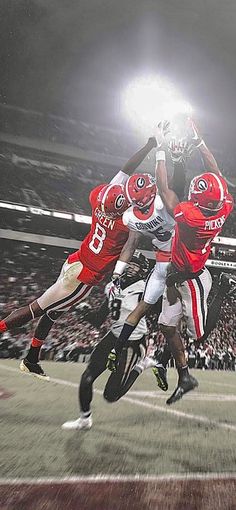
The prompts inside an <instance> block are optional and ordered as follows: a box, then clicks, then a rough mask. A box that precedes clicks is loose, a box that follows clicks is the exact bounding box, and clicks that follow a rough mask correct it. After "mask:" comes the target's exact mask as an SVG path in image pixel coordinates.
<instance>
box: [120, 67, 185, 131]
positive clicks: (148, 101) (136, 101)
mask: <svg viewBox="0 0 236 510" xmlns="http://www.w3.org/2000/svg"><path fill="white" fill-rule="evenodd" d="M123 105H124V113H125V114H126V116H127V115H128V117H129V119H130V120H131V121H132V123H133V124H135V125H136V127H138V128H141V129H142V130H145V131H147V130H148V131H149V132H150V130H153V129H154V127H155V126H156V125H157V124H158V122H159V121H160V120H162V119H168V120H173V118H174V117H176V116H177V115H179V114H182V115H187V116H188V115H191V113H192V107H191V105H190V104H189V103H188V102H187V101H186V100H185V99H184V98H183V97H182V96H181V94H180V93H179V92H178V91H177V90H176V89H175V87H174V86H173V85H172V84H171V83H169V82H167V81H166V80H163V79H162V78H161V77H158V76H149V77H143V78H137V79H136V80H134V81H133V82H132V83H130V85H129V86H128V87H127V88H126V90H125V91H124V95H123Z"/></svg>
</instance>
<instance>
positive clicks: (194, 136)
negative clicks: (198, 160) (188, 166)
mask: <svg viewBox="0 0 236 510" xmlns="http://www.w3.org/2000/svg"><path fill="white" fill-rule="evenodd" d="M189 134H190V137H191V141H192V143H193V145H195V147H196V148H197V149H198V150H199V151H200V153H201V156H202V159H203V161H204V165H205V169H206V170H207V171H209V172H212V173H214V174H217V175H221V172H220V169H219V167H218V164H217V162H216V160H215V158H214V156H213V154H212V152H211V151H210V149H209V148H208V147H207V145H206V143H205V142H204V140H203V138H202V136H201V135H200V133H199V131H198V129H197V127H196V125H195V123H194V121H193V120H192V119H190V120H189Z"/></svg>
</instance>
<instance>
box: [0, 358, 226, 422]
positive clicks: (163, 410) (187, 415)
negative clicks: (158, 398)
mask: <svg viewBox="0 0 236 510" xmlns="http://www.w3.org/2000/svg"><path fill="white" fill-rule="evenodd" d="M0 368H2V369H3V370H8V371H10V372H16V373H17V374H19V375H22V373H21V374H20V371H19V369H17V368H13V367H6V366H4V365H3V364H2V363H0ZM24 375H25V376H26V377H27V376H30V377H34V376H33V375H32V374H24ZM50 381H51V382H54V383H56V384H61V385H63V386H69V387H72V388H78V384H77V383H73V382H70V381H66V380H64V379H56V378H51V379H50ZM45 382H46V381H45ZM47 384H48V382H47ZM94 391H95V393H97V394H98V395H102V394H103V391H101V390H97V389H95V390H94ZM122 402H129V403H130V404H134V405H137V406H139V407H145V408H146V409H151V410H152V411H157V412H158V413H165V414H170V415H172V416H176V417H177V418H183V419H186V420H191V421H196V422H198V423H204V424H205V425H209V426H211V427H212V426H214V427H218V428H221V429H225V430H232V431H234V432H236V424H230V423H225V422H219V421H216V420H210V419H209V418H207V417H206V416H201V415H197V414H190V413H185V412H183V411H176V410H174V409H169V408H168V407H163V406H158V405H155V404H151V403H149V402H143V401H141V400H138V399H136V398H131V397H127V396H124V397H122Z"/></svg>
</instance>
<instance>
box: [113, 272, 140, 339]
mask: <svg viewBox="0 0 236 510" xmlns="http://www.w3.org/2000/svg"><path fill="white" fill-rule="evenodd" d="M110 285H111V282H110V283H108V284H107V285H106V288H105V294H106V295H107V296H108V295H109V288H110ZM144 288H145V282H144V280H138V281H137V282H135V283H132V284H131V285H129V286H128V287H126V288H125V289H124V290H121V292H120V295H119V296H118V297H115V299H114V300H113V301H112V303H111V317H112V319H113V320H114V322H113V324H112V326H111V332H112V333H113V335H115V336H116V337H117V338H118V337H119V335H120V333H121V330H122V328H123V326H124V322H125V321H126V319H127V317H128V315H129V314H130V312H133V310H134V309H135V308H136V306H137V304H138V302H139V301H140V299H141V297H142V294H143V291H144ZM147 332H148V329H147V323H146V319H145V318H144V317H143V318H142V319H140V321H139V323H138V325H137V326H136V328H135V330H134V331H133V333H132V335H130V337H129V340H131V341H132V340H140V338H142V336H143V335H146V333H147Z"/></svg>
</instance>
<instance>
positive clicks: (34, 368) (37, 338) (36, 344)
mask: <svg viewBox="0 0 236 510" xmlns="http://www.w3.org/2000/svg"><path fill="white" fill-rule="evenodd" d="M63 313H64V312H56V311H55V312H54V311H52V312H51V313H50V312H48V313H47V314H44V315H43V316H42V317H41V318H40V319H39V322H38V324H37V327H36V329H35V332H34V337H33V338H32V340H31V345H30V348H29V351H28V353H27V355H26V357H25V358H24V359H23V360H22V361H21V363H20V370H21V371H22V372H26V373H29V372H30V373H33V374H35V375H37V377H38V378H40V379H41V378H42V379H44V380H49V377H48V376H47V375H46V374H45V372H44V370H43V369H42V367H41V365H40V364H39V356H40V350H41V347H42V345H43V343H44V341H45V339H46V337H47V335H48V333H49V331H50V329H51V328H52V326H53V324H54V322H55V321H56V320H57V319H58V318H59V317H60V316H61V315H62V314H63Z"/></svg>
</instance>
